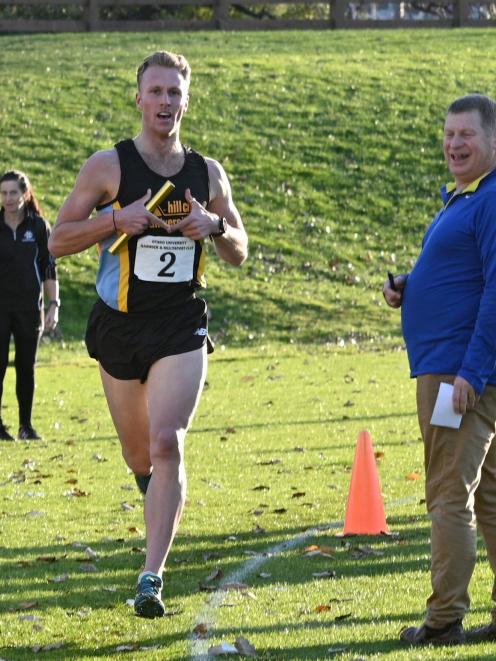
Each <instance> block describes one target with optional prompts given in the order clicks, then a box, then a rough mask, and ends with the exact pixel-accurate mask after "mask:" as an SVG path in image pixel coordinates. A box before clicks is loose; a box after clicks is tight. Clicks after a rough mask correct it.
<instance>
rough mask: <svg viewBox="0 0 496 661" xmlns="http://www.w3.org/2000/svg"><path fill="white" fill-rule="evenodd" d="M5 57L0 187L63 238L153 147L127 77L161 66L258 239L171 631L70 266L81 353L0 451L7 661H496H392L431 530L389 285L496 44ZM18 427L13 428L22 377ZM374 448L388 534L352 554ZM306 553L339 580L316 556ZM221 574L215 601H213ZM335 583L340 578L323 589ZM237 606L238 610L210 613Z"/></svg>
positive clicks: (417, 617) (52, 368)
mask: <svg viewBox="0 0 496 661" xmlns="http://www.w3.org/2000/svg"><path fill="white" fill-rule="evenodd" d="M0 46H1V48H2V62H3V64H4V70H5V71H6V72H7V73H6V74H5V78H4V81H3V82H4V84H3V85H2V86H0V99H1V105H0V107H1V108H2V111H1V115H0V125H1V129H2V138H3V150H2V154H3V158H2V169H6V168H8V167H22V168H23V169H25V170H26V171H27V172H28V174H29V175H30V176H31V178H32V180H33V183H34V185H35V189H36V191H37V192H38V193H39V194H40V197H41V200H42V203H43V205H44V207H45V210H46V212H47V216H48V217H49V219H51V220H53V219H54V218H55V216H56V211H57V208H58V207H59V205H60V203H61V202H62V200H63V198H64V196H65V195H66V194H67V192H68V191H69V189H70V187H71V185H72V182H73V180H74V177H75V175H76V173H77V170H78V168H79V166H80V165H81V163H82V162H83V160H84V159H85V158H86V157H87V156H89V155H90V154H91V153H92V152H93V151H95V150H96V149H100V148H106V147H108V146H109V145H111V144H112V143H113V142H115V141H117V140H119V139H120V138H121V137H124V136H130V135H133V134H135V133H136V132H137V130H138V125H139V121H138V120H139V118H138V116H137V113H136V110H135V109H134V106H133V91H134V88H133V85H134V83H133V71H134V69H135V67H136V65H137V64H138V63H139V61H141V59H142V58H143V57H144V56H145V55H147V54H148V53H149V52H150V51H152V50H153V49H155V48H168V49H171V50H179V51H181V52H183V53H184V54H185V55H187V57H188V58H189V59H190V61H191V63H192V65H193V83H192V90H191V93H192V100H191V105H190V110H189V112H188V115H187V117H186V119H185V123H184V132H183V139H184V141H185V142H186V143H188V144H190V145H191V146H192V147H194V148H196V149H198V150H200V151H202V152H204V153H206V154H208V155H210V156H213V157H215V158H218V159H219V160H220V161H221V162H222V163H223V164H224V166H225V168H226V170H227V172H228V173H229V175H230V177H231V179H232V184H233V191H234V197H235V199H236V201H237V203H238V206H239V208H240V210H241V211H242V214H243V217H244V219H245V222H246V226H247V229H248V232H249V235H250V239H251V254H250V259H249V261H248V262H247V264H246V265H245V266H244V267H243V268H242V269H241V270H238V271H235V270H232V269H228V268H227V267H224V266H221V265H219V264H218V263H217V262H215V260H214V259H212V260H210V264H209V268H208V275H209V283H210V287H209V289H208V290H207V298H208V300H209V304H210V306H211V309H212V312H213V318H212V329H213V332H214V335H215V336H216V339H217V341H218V342H217V351H216V353H215V354H214V355H213V357H212V360H211V364H210V369H209V376H208V386H207V387H206V389H205V393H204V396H203V399H202V402H201V405H200V409H199V411H198V414H197V416H196V419H195V423H194V426H193V429H192V431H191V433H190V436H189V439H188V449H187V467H188V472H189V476H190V477H189V495H188V503H187V506H186V510H185V515H184V519H183V522H182V525H181V529H180V535H179V536H178V538H177V541H176V544H175V545H174V548H173V552H172V554H171V557H170V563H169V566H168V571H167V574H166V590H165V599H166V603H167V608H168V611H169V616H168V617H167V618H165V619H164V620H161V621H160V622H148V621H143V620H141V619H138V618H135V617H134V616H133V615H132V608H131V607H130V606H128V605H126V600H127V599H129V598H131V597H132V596H133V590H134V583H135V579H136V576H137V573H138V572H139V570H140V566H141V563H142V561H143V557H144V556H143V547H144V536H143V523H142V501H141V499H140V497H139V495H138V493H137V491H136V489H135V487H134V481H133V479H132V476H130V475H128V473H127V471H126V469H125V465H124V462H123V461H122V459H121V457H120V449H119V445H118V442H117V440H116V438H115V433H114V431H113V428H112V425H111V422H110V419H109V416H108V413H107V410H106V406H105V401H104V398H103V395H102V391H101V386H100V384H99V379H98V370H97V368H96V366H95V364H94V363H93V362H92V361H90V360H89V359H88V358H87V357H86V355H85V353H84V349H83V347H82V346H81V338H82V334H83V328H84V323H85V317H86V315H87V312H88V309H89V307H90V305H91V302H92V301H93V299H94V291H93V282H94V274H95V264H96V257H95V252H94V251H93V250H90V251H87V252H86V253H84V254H82V255H79V256H77V257H72V258H65V259H62V260H60V262H59V267H60V279H61V286H62V300H63V305H62V311H61V314H62V322H61V325H62V328H63V332H64V343H51V344H50V345H45V346H43V347H42V350H41V353H40V361H39V367H38V372H37V375H38V387H37V396H36V412H35V423H36V427H37V428H38V429H39V431H40V432H42V434H43V437H44V440H43V441H42V442H39V443H21V442H19V443H15V444H9V445H6V444H4V445H3V446H2V447H1V448H0V501H1V507H0V584H1V588H0V658H2V659H6V660H7V661H17V660H20V659H22V660H26V659H29V660H31V659H33V658H38V656H39V657H40V658H49V659H70V660H73V659H74V660H77V661H80V660H83V659H90V658H95V657H97V658H112V659H120V658H122V659H130V658H132V659H135V658H136V659H140V658H146V659H152V660H164V659H166V660H167V661H179V660H181V661H184V660H188V659H200V658H203V657H204V656H205V653H206V650H207V649H208V647H209V646H210V645H215V644H220V643H222V642H226V643H233V642H234V640H235V639H236V637H237V636H244V637H246V638H247V639H248V640H249V641H250V642H251V643H252V644H253V645H254V646H255V648H256V649H257V652H258V657H259V658H261V659H271V660H273V661H279V660H280V661H285V660H298V661H306V660H307V659H338V660H339V661H352V660H355V661H357V660H358V659H367V660H369V659H387V660H388V661H396V660H398V661H406V660H407V659H408V661H410V660H411V659H414V660H417V659H418V660H421V661H424V660H428V659H429V660H430V659H432V660H434V659H436V660H439V659H464V660H467V661H468V660H469V659H473V660H474V661H475V660H485V659H494V658H496V654H495V653H494V649H493V648H492V647H491V646H483V645H479V646H463V647H461V648H458V649H452V650H451V649H447V648H446V649H443V650H442V651H440V650H430V649H426V650H421V651H415V652H411V651H409V650H405V649H403V648H401V647H400V646H399V643H398V642H397V639H398V632H399V630H400V628H401V627H402V626H403V625H406V624H413V623H418V622H420V621H421V620H422V616H423V612H424V602H425V598H426V597H427V596H428V594H429V576H428V567H429V524H428V519H427V517H426V515H425V506H424V505H423V503H422V502H421V501H422V498H423V487H424V479H423V469H422V445H421V443H420V441H419V433H418V428H417V423H416V417H415V396H414V384H413V383H412V382H410V381H409V380H408V367H407V362H406V357H405V353H404V351H402V350H399V349H397V347H398V346H400V345H401V336H400V333H399V322H398V315H397V314H395V313H393V312H391V311H389V310H385V308H384V305H383V304H382V300H381V295H380V285H381V283H382V281H383V279H384V276H385V272H386V271H387V270H388V269H391V270H394V271H398V272H401V271H405V270H408V269H409V267H410V265H411V263H412V260H414V259H415V256H416V254H417V252H418V246H419V243H420V239H421V235H422V230H423V228H424V227H425V225H426V224H427V222H428V219H429V217H430V216H431V214H432V213H433V211H434V210H435V209H436V207H437V205H438V197H437V189H438V188H439V186H440V184H441V183H442V182H443V181H444V180H445V176H446V175H445V171H444V166H443V163H442V158H441V150H440V140H441V133H442V119H443V113H444V109H445V107H446V106H447V105H448V103H449V102H450V101H451V100H452V99H453V98H454V97H455V96H458V95H461V94H464V93H467V92H470V91H482V92H486V93H489V94H495V83H494V76H493V73H492V70H491V68H490V67H489V66H484V65H483V64H482V63H484V62H491V61H492V60H493V59H494V57H493V56H494V55H496V40H495V39H494V32H493V31H491V30H452V31H442V30H440V31H427V30H425V31H424V30H419V31H415V32H413V31H402V30H398V31H395V32H389V31H384V32H383V31H380V32H379V31H378V32H372V31H370V32H365V31H364V32H340V33H335V32H311V33H308V32H305V33H297V32H292V33H277V34H267V33H264V34H244V33H236V34H230V33H225V34H222V33H194V34H166V35H159V34H157V33H154V34H149V35H147V34H140V35H134V34H113V35H108V34H95V35H58V36H48V35H40V36H31V35H30V36H1V37H0ZM4 403H5V407H4V410H3V417H4V420H5V422H6V423H7V424H10V425H11V426H13V427H15V424H16V422H17V411H16V405H15V398H14V379H13V370H12V369H9V371H8V375H7V380H6V392H5V402H4ZM364 428H366V429H368V430H369V431H370V432H371V434H372V437H373V439H374V446H375V450H376V451H377V452H379V453H380V458H379V459H378V465H379V471H380V477H381V483H382V491H383V494H384V501H385V505H386V510H387V514H388V522H389V525H390V527H391V530H392V531H393V532H395V533H396V534H395V535H394V536H392V537H379V538H351V539H346V540H343V539H342V538H341V537H339V536H338V534H337V533H339V532H340V530H341V527H342V526H341V524H342V519H343V517H344V512H345V505H346V498H347V493H348V487H349V481H350V475H351V465H352V461H353V454H354V444H355V439H356V437H357V434H358V433H359V431H360V430H362V429H364ZM312 545H317V546H320V547H321V548H323V549H324V555H313V556H307V555H305V548H307V547H309V546H312ZM329 556H331V557H329ZM217 568H219V569H220V570H221V571H222V572H223V575H224V578H223V579H221V578H220V577H219V578H217V579H211V580H208V581H207V578H208V577H209V576H211V575H212V573H213V572H214V571H215V570H216V569H217ZM324 571H329V572H335V576H334V577H333V575H332V574H331V576H330V577H327V578H322V577H316V576H314V574H318V573H320V572H324ZM222 581H224V582H226V581H227V582H231V583H244V584H246V587H243V588H242V589H238V590H230V591H222V590H210V589H209V588H215V587H216V586H217V585H218V584H219V583H220V582H222ZM202 583H203V584H204V585H203V588H204V589H202V590H200V584H202ZM238 588H240V586H239V585H238ZM490 591H491V576H490V573H489V570H488V568H487V564H486V563H485V552H484V551H483V549H481V550H480V554H479V563H478V565H477V568H476V575H475V576H474V580H473V586H472V598H473V604H472V611H471V614H470V615H469V617H468V618H467V624H468V625H469V626H470V625H471V624H475V623H479V622H483V621H485V620H486V619H487V616H488V615H487V613H488V608H489V606H490V603H489V602H490ZM195 628H196V633H195ZM204 636H206V637H204Z"/></svg>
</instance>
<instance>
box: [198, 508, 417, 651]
mask: <svg viewBox="0 0 496 661" xmlns="http://www.w3.org/2000/svg"><path fill="white" fill-rule="evenodd" d="M417 499H418V496H409V497H407V498H400V499H399V500H395V501H394V502H392V503H389V505H388V509H391V508H394V507H399V506H401V505H408V504H409V503H412V502H415V501H416V500H417ZM343 525H344V521H332V522H331V523H326V524H324V525H321V526H316V527H315V528H310V529H309V530H306V531H305V532H304V533H302V534H301V535H298V536H297V537H293V538H292V539H287V540H286V541H284V542H281V543H280V544H276V545H275V546H271V547H270V548H268V549H266V550H265V551H261V552H260V554H259V555H257V556H256V557H254V558H251V560H248V561H247V562H245V563H244V564H243V565H242V566H241V567H240V568H239V569H237V570H236V571H234V572H232V574H229V575H228V576H226V577H225V578H224V579H223V581H222V583H221V584H220V587H221V588H222V585H223V584H226V583H242V582H243V581H244V579H245V578H246V577H247V576H249V575H250V574H251V573H253V572H255V571H256V570H257V569H259V568H260V567H261V566H262V565H264V564H265V563H266V562H267V560H269V559H270V558H273V557H274V556H277V555H280V554H281V553H284V552H285V551H289V550H291V549H293V548H295V547H296V546H300V545H302V544H304V542H305V541H306V540H307V539H308V538H309V537H315V536H316V535H318V534H320V533H322V532H325V531H326V530H329V529H331V528H342V527H343ZM228 595H229V592H228V591H227V590H222V589H219V590H216V591H215V592H212V593H211V594H210V597H209V598H208V599H207V600H206V602H205V604H204V606H203V608H202V609H201V610H200V611H199V612H198V614H197V616H196V621H195V626H196V625H197V624H204V625H206V627H207V628H208V630H209V631H211V630H212V629H213V627H214V626H215V613H216V611H217V609H218V608H220V607H221V606H222V604H223V602H224V601H225V599H226V598H227V597H228ZM189 641H190V655H191V659H192V661H208V660H209V659H210V658H211V657H209V656H208V648H209V647H210V646H211V645H212V641H211V640H209V639H208V638H198V637H196V636H195V634H194V633H192V634H190V636H189Z"/></svg>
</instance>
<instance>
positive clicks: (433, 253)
mask: <svg viewBox="0 0 496 661" xmlns="http://www.w3.org/2000/svg"><path fill="white" fill-rule="evenodd" d="M441 192H442V196H443V201H444V207H443V208H442V209H441V210H440V211H439V212H438V214H437V215H436V217H435V218H434V220H433V222H432V224H431V225H430V227H429V228H428V230H427V232H426V234H425V236H424V240H423V242H422V252H421V253H420V255H419V257H418V260H417V262H416V264H415V266H414V268H413V269H412V271H411V273H410V274H409V276H408V279H407V282H406V287H405V289H404V293H403V304H402V308H401V309H402V327H403V336H404V338H405V342H406V347H407V351H408V358H409V361H410V371H411V376H412V377H415V376H419V375H420V374H456V375H459V376H462V377H463V378H464V379H466V380H467V381H468V382H469V383H470V384H471V385H472V386H473V387H474V389H475V390H476V392H477V393H479V394H480V393H481V392H482V391H483V390H484V387H485V386H486V384H491V385H496V170H493V171H492V172H491V173H489V174H488V175H486V176H483V177H481V178H480V179H478V180H476V181H474V182H473V183H472V184H470V185H469V186H467V187H466V188H465V189H464V190H463V191H462V192H461V193H455V192H454V187H453V186H451V187H449V186H447V187H443V189H442V191H441Z"/></svg>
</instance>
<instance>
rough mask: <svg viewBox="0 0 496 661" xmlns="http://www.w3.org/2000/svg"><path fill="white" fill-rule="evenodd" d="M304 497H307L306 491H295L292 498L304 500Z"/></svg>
mask: <svg viewBox="0 0 496 661" xmlns="http://www.w3.org/2000/svg"><path fill="white" fill-rule="evenodd" d="M303 496H306V493H305V491H295V493H294V494H293V495H292V496H291V498H302V497H303Z"/></svg>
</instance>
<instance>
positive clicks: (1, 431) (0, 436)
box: [0, 420, 14, 441]
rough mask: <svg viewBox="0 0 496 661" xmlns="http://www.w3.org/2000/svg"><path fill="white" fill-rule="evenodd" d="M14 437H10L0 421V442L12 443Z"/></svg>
mask: <svg viewBox="0 0 496 661" xmlns="http://www.w3.org/2000/svg"><path fill="white" fill-rule="evenodd" d="M13 440H14V437H13V436H11V435H10V434H9V432H8V430H7V427H6V426H5V425H4V424H3V422H2V421H1V420H0V441H13Z"/></svg>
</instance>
